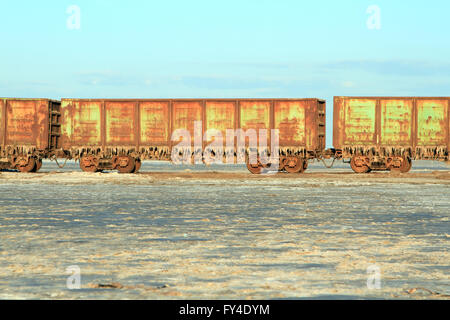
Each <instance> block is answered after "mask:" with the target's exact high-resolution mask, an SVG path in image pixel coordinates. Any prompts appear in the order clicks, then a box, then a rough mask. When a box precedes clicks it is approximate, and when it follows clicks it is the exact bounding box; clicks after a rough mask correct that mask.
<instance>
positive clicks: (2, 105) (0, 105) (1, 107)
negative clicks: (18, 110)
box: [0, 99, 6, 147]
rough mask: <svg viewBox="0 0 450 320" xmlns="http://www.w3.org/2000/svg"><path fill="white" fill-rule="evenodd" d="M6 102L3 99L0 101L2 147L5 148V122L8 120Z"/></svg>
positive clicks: (0, 138) (0, 144)
mask: <svg viewBox="0 0 450 320" xmlns="http://www.w3.org/2000/svg"><path fill="white" fill-rule="evenodd" d="M5 102H6V100H3V99H1V100H0V146H2V147H4V146H5V142H6V141H5V138H6V134H5V120H6V111H5V110H6V107H5Z"/></svg>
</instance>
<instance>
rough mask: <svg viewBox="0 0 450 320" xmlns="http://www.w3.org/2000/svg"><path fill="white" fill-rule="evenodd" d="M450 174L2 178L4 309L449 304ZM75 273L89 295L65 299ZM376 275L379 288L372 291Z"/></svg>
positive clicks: (429, 170)
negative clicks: (315, 301) (105, 304)
mask: <svg viewBox="0 0 450 320" xmlns="http://www.w3.org/2000/svg"><path fill="white" fill-rule="evenodd" d="M449 169H450V167H449V166H446V165H445V164H442V163H437V162H425V161H416V162H414V167H413V170H412V171H411V172H410V173H408V174H393V173H385V172H376V173H372V174H369V175H356V174H353V173H352V172H351V170H350V169H349V165H348V164H343V163H337V164H336V166H335V169H325V168H323V165H321V164H313V165H310V167H309V169H308V171H307V173H306V174H304V175H287V174H279V175H267V176H255V175H251V174H250V173H248V172H247V170H246V168H245V167H243V166H231V167H230V166H211V167H205V166H173V165H171V164H169V163H165V162H144V164H143V167H142V169H141V172H142V173H141V174H137V175H120V174H118V173H115V172H107V173H82V172H80V170H79V168H78V164H75V163H73V162H69V163H68V165H67V166H66V167H65V168H64V169H59V168H57V167H56V165H55V164H54V163H51V162H44V166H43V168H42V170H41V172H40V173H37V174H19V173H16V172H2V173H0V298H3V299H4V298H27V299H28V298H39V299H48V298H54V299H79V298H87V299H109V298H118V299H128V298H136V299H246V298H248V299H280V298H281V299H291V298H293V299H297V298H331V299H340V298H363V299H365V298H401V299H405V298H406V299H409V298H418V299H421V298H447V299H448V295H449V294H450V280H449V279H450V277H449V274H450V266H449V262H450V254H449V252H448V251H449V240H450V171H449ZM69 266H78V267H79V268H80V271H81V289H80V290H69V289H67V286H66V280H67V278H68V277H69V274H68V273H66V268H67V267H69ZM370 266H372V268H375V269H376V268H379V270H380V280H381V283H380V289H370V288H368V287H367V279H368V277H369V276H371V275H373V274H372V273H369V274H368V267H370ZM373 266H375V267H373ZM375 269H369V270H375ZM112 283H118V284H120V285H118V284H117V285H116V284H115V286H116V288H109V289H108V288H104V289H103V288H98V285H99V284H112ZM369 283H370V284H374V283H373V282H371V281H369Z"/></svg>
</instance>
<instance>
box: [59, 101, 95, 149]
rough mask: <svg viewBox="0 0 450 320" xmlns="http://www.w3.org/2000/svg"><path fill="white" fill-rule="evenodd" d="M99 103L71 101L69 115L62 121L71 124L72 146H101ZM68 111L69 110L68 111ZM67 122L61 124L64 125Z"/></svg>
mask: <svg viewBox="0 0 450 320" xmlns="http://www.w3.org/2000/svg"><path fill="white" fill-rule="evenodd" d="M101 108H102V103H101V102H100V101H95V102H90V101H73V102H72V108H71V114H69V117H68V118H65V119H63V121H64V120H66V121H71V122H72V126H71V129H72V132H70V133H69V134H70V136H71V137H72V144H73V145H76V146H100V145H101V144H102V132H101V129H100V128H101ZM69 110H70V109H69ZM66 123H67V122H63V125H66Z"/></svg>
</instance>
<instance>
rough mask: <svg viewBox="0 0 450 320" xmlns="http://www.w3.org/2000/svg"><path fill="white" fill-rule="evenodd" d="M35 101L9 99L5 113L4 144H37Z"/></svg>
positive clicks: (37, 128) (37, 129) (37, 127)
mask: <svg viewBox="0 0 450 320" xmlns="http://www.w3.org/2000/svg"><path fill="white" fill-rule="evenodd" d="M36 103H37V102H36V101H22V100H9V101H8V103H7V111H6V112H7V115H6V119H7V122H6V144H8V145H38V144H41V143H40V142H39V141H37V139H36V138H37V137H38V131H39V126H38V123H37V121H36V113H37V108H36Z"/></svg>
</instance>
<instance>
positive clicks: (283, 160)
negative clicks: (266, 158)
mask: <svg viewBox="0 0 450 320" xmlns="http://www.w3.org/2000/svg"><path fill="white" fill-rule="evenodd" d="M285 165H286V157H280V159H279V164H278V171H280V172H281V171H284V167H285Z"/></svg>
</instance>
